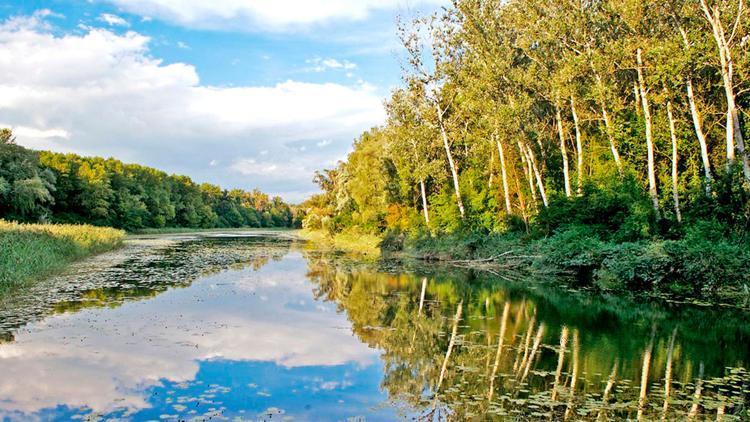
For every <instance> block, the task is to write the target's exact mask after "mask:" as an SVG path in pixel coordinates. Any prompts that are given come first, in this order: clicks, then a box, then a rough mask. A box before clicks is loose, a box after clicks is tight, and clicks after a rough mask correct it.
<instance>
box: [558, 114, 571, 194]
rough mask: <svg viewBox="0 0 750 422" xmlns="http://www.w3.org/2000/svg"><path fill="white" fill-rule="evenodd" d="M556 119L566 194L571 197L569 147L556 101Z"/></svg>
mask: <svg viewBox="0 0 750 422" xmlns="http://www.w3.org/2000/svg"><path fill="white" fill-rule="evenodd" d="M555 120H557V135H558V137H559V138H560V154H561V155H562V162H563V178H564V179H565V196H567V197H568V198H570V195H571V190H570V166H569V165H568V149H567V148H566V146H565V132H564V131H563V123H562V112H561V111H560V106H559V105H557V103H555Z"/></svg>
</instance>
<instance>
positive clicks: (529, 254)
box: [382, 224, 750, 306]
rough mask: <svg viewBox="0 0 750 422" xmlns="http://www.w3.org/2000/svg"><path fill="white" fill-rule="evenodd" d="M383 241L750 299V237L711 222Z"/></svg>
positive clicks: (673, 291)
mask: <svg viewBox="0 0 750 422" xmlns="http://www.w3.org/2000/svg"><path fill="white" fill-rule="evenodd" d="M382 245H383V247H384V248H385V249H390V250H391V251H395V252H397V253H400V254H403V255H407V256H410V257H413V258H418V259H426V260H460V261H462V262H463V261H466V262H464V263H469V262H471V261H475V262H478V263H480V264H482V265H488V264H494V265H496V267H497V268H500V269H503V268H505V269H511V270H513V271H516V270H529V272H532V273H537V274H545V275H553V276H555V277H556V278H558V279H560V280H565V281H567V282H568V283H570V284H572V285H575V286H578V287H591V288H595V289H599V290H602V291H610V292H616V293H636V294H643V295H647V296H662V297H670V298H675V299H681V300H687V301H693V302H702V303H728V304H735V305H742V306H747V305H748V303H750V272H748V271H747V269H748V268H749V267H750V245H748V243H747V242H746V241H744V240H741V239H737V238H732V237H730V236H726V235H725V234H724V233H723V232H722V231H721V230H719V229H717V227H715V226H713V225H710V224H703V225H698V226H695V227H691V228H690V229H689V230H687V232H686V233H684V235H683V236H680V237H678V238H675V239H664V238H654V239H649V240H636V241H616V240H613V239H609V238H607V237H605V236H601V235H600V234H598V233H597V232H596V231H594V230H591V229H590V228H589V227H585V226H569V227H566V228H562V229H560V230H559V231H557V232H555V233H553V234H551V235H548V236H538V235H537V236H535V235H533V234H526V233H505V234H461V235H459V234H454V235H445V236H438V237H433V236H428V235H421V236H420V235H412V236H403V235H402V236H400V237H398V236H394V235H391V236H386V238H385V239H384V240H383V242H382Z"/></svg>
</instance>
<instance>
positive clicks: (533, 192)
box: [518, 141, 538, 207]
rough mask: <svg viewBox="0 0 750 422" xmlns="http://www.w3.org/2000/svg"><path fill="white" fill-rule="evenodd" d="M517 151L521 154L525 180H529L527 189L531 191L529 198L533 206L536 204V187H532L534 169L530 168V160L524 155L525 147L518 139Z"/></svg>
mask: <svg viewBox="0 0 750 422" xmlns="http://www.w3.org/2000/svg"><path fill="white" fill-rule="evenodd" d="M518 153H519V154H521V164H522V165H523V172H524V174H525V175H526V180H528V181H529V190H530V191H531V200H532V201H533V203H534V207H536V206H537V201H538V199H537V196H536V188H534V171H533V170H532V169H531V160H529V159H528V158H527V157H526V149H525V148H524V147H523V145H522V144H521V141H518Z"/></svg>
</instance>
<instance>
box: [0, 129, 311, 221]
mask: <svg viewBox="0 0 750 422" xmlns="http://www.w3.org/2000/svg"><path fill="white" fill-rule="evenodd" d="M0 218H4V219H8V220H15V221H22V222H38V221H42V222H55V223H75V224H78V223H86V224H93V225H97V226H110V227H116V228H122V229H126V230H138V229H145V228H164V227H185V228H225V227H292V226H294V225H295V224H298V222H297V221H296V217H295V212H294V211H293V209H292V207H291V206H290V205H288V204H286V203H285V202H284V201H283V200H282V199H281V198H280V197H273V198H271V197H269V196H268V195H267V194H265V193H262V192H260V191H258V190H253V191H252V192H246V191H243V190H240V189H233V190H223V189H221V188H220V187H218V186H215V185H211V184H208V183H204V184H197V183H195V182H193V181H192V180H191V179H190V178H189V177H187V176H177V175H168V174H167V173H165V172H163V171H160V170H156V169H153V168H150V167H145V166H141V165H137V164H125V163H123V162H121V161H118V160H115V159H112V158H109V159H104V158H99V157H81V156H78V155H75V154H59V153H54V152H48V151H41V152H40V151H33V150H29V149H27V148H24V147H22V146H20V145H17V144H16V143H15V142H14V137H13V134H12V132H11V131H10V130H9V129H2V130H0Z"/></svg>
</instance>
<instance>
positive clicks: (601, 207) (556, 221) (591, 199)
mask: <svg viewBox="0 0 750 422" xmlns="http://www.w3.org/2000/svg"><path fill="white" fill-rule="evenodd" d="M655 222H656V218H655V215H654V212H653V209H652V206H651V200H650V199H649V197H648V195H647V193H646V192H645V190H644V189H643V187H642V186H641V184H640V183H639V182H638V181H637V180H636V179H635V178H634V177H632V176H631V177H625V178H623V179H622V180H618V181H617V182H615V183H610V184H609V185H607V186H599V185H597V184H587V185H585V186H584V191H583V195H581V196H574V197H571V198H567V197H564V196H556V197H553V198H552V200H551V201H550V205H549V207H548V208H545V209H543V210H541V211H540V213H539V216H538V217H537V230H539V231H541V234H542V235H546V236H548V235H550V234H552V233H556V232H560V231H561V230H563V229H565V228H566V227H569V226H586V227H587V228H588V230H589V231H591V232H592V233H595V234H596V235H597V236H598V237H600V238H601V239H604V240H612V241H616V242H626V241H635V240H639V239H647V238H649V237H651V236H653V235H654V234H655V231H656V230H655V227H656V225H655Z"/></svg>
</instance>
